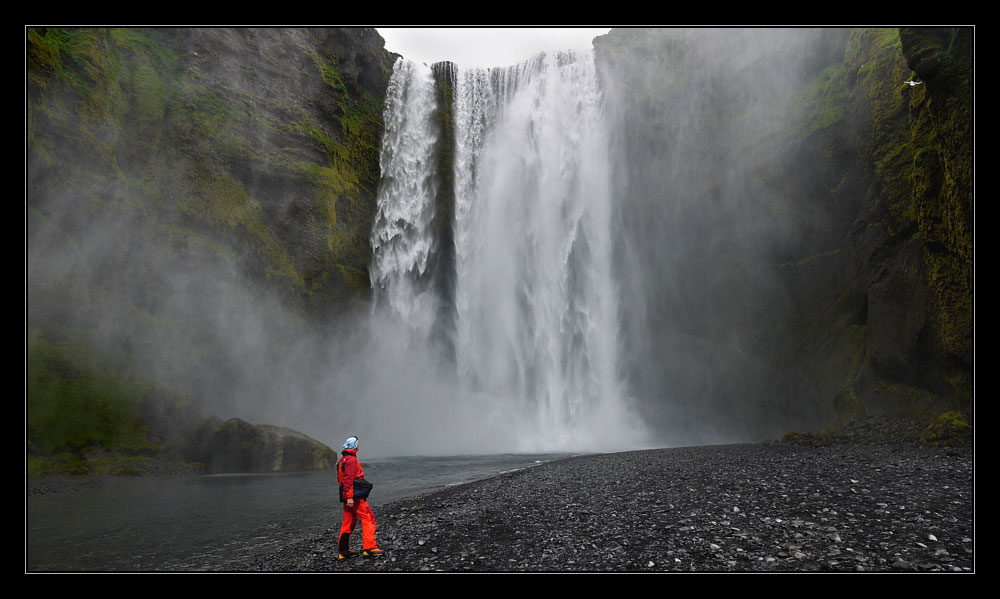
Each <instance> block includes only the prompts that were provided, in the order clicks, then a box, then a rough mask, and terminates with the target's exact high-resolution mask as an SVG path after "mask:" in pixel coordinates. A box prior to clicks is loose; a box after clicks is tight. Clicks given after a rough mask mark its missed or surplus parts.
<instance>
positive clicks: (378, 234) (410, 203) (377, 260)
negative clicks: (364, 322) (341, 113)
mask: <svg viewBox="0 0 1000 599" xmlns="http://www.w3.org/2000/svg"><path fill="white" fill-rule="evenodd" d="M385 103H386V106H385V132H384V134H383V138H382V152H381V155H380V163H381V165H382V177H381V182H380V190H379V198H378V212H377V213H376V216H375V225H374V228H373V229H372V248H373V250H374V263H373V265H372V268H371V280H372V287H373V288H374V289H375V300H376V304H380V303H381V304H383V305H384V307H385V308H388V309H391V310H393V311H395V312H396V314H397V315H398V316H399V317H400V319H401V320H402V321H403V322H405V323H407V324H409V325H410V326H411V327H412V328H413V329H414V330H416V331H418V332H421V333H423V334H425V335H427V334H429V332H430V328H431V326H432V325H433V320H434V313H435V311H436V309H437V304H438V301H439V299H438V298H437V297H435V296H434V294H433V292H432V290H429V289H427V288H426V285H422V284H421V277H422V275H423V274H424V273H425V271H426V269H427V265H428V258H429V256H430V252H431V250H432V247H433V245H434V243H433V237H432V235H431V230H430V227H431V221H432V219H433V217H434V195H435V193H436V181H435V180H434V177H433V171H434V167H433V164H432V162H431V161H432V158H433V157H432V148H433V146H434V143H435V142H436V141H437V138H438V131H437V128H436V127H435V126H434V121H433V112H434V107H435V102H434V78H433V75H432V73H431V69H430V67H428V66H427V65H423V64H417V63H415V62H411V61H404V60H399V61H397V62H396V66H395V68H394V69H393V74H392V77H391V78H390V80H389V88H388V90H387V92H386V101H385Z"/></svg>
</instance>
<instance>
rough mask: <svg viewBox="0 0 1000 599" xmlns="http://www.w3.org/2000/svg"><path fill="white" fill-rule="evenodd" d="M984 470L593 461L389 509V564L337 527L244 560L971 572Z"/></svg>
mask: <svg viewBox="0 0 1000 599" xmlns="http://www.w3.org/2000/svg"><path fill="white" fill-rule="evenodd" d="M829 440H830V438H828V439H827V441H829ZM973 477H974V468H973V451H972V448H971V447H959V448H937V447H927V446H921V445H918V444H910V443H908V444H903V445H898V444H897V445H888V444H882V445H870V444H858V443H840V444H837V443H830V444H827V445H819V446H816V445H811V444H792V443H761V444H746V445H721V446H704V447H687V448H674V449H656V450H646V451H632V452H626V453H618V454H602V455H591V456H581V457H575V458H568V459H564V460H559V461H555V462H550V463H547V464H542V465H540V466H537V467H532V468H528V469H524V470H521V471H517V472H512V473H507V474H504V475H500V476H496V477H493V478H489V479H485V480H480V481H475V482H472V483H468V484H464V485H460V486H456V487H453V488H449V489H445V490H442V491H438V492H434V493H430V494H428V495H425V496H421V497H416V498H411V499H408V500H402V501H397V502H393V503H390V504H386V505H383V506H380V507H378V508H377V509H376V515H377V519H378V539H379V545H380V546H381V547H382V548H383V549H384V550H385V552H386V553H385V555H384V556H382V557H381V558H378V559H375V560H365V559H363V558H357V559H354V560H350V561H347V562H343V563H341V562H338V561H337V536H338V530H337V529H336V528H330V529H327V530H326V531H325V532H324V533H323V534H322V535H319V536H315V537H313V538H308V539H303V540H302V541H300V542H297V543H294V544H291V545H288V546H285V547H283V548H282V549H280V550H279V551H277V552H275V553H274V554H272V555H268V556H262V557H260V558H259V559H256V560H253V561H252V563H248V564H247V567H246V568H245V569H246V570H248V571H263V572H275V571H281V572H288V571H305V572H336V571H364V572H491V571H493V572H520V571H529V572H564V571H569V572H604V571H607V572H622V571H635V572H705V571H707V572H756V571H763V572H810V571H818V572H972V571H974V546H975V543H974V539H975V537H974V522H973V497H974V493H973ZM358 532H359V533H360V531H358ZM355 536H356V537H360V534H356V535H355ZM359 543H360V538H357V539H353V543H352V548H354V549H359V548H360V547H358V545H359Z"/></svg>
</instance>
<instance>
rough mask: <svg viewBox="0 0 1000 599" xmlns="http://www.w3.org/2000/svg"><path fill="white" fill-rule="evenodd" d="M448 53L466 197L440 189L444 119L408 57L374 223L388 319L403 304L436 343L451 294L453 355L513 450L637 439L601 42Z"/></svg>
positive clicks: (611, 445)
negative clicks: (596, 54)
mask: <svg viewBox="0 0 1000 599" xmlns="http://www.w3.org/2000/svg"><path fill="white" fill-rule="evenodd" d="M440 64H447V66H448V68H449V69H450V70H449V74H448V77H447V78H446V79H447V82H448V85H449V87H450V88H451V89H450V92H451V94H452V96H451V99H452V102H451V106H450V111H451V114H450V115H449V116H450V119H451V120H450V121H448V122H449V123H450V127H448V128H444V129H450V130H449V131H448V132H447V133H448V134H450V135H453V137H454V144H453V145H450V146H447V147H448V148H450V149H453V153H452V154H451V155H449V156H448V159H449V160H451V161H452V163H453V169H454V171H453V174H454V176H453V180H452V181H449V183H450V184H451V185H453V187H454V194H453V195H448V196H447V197H448V198H450V199H451V201H453V205H451V206H448V205H446V204H443V203H442V202H441V200H440V197H438V191H439V190H438V189H437V188H436V186H437V185H440V184H441V181H442V179H443V178H442V177H440V176H436V175H435V171H436V162H435V160H436V158H435V154H442V152H440V151H438V152H435V151H434V150H433V148H434V147H435V144H436V143H437V142H438V141H439V139H438V135H440V134H441V131H442V130H443V129H442V127H441V126H440V123H441V122H442V121H443V119H442V118H441V117H440V115H439V116H438V118H437V119H436V120H437V121H438V122H437V128H435V123H434V122H432V121H434V120H435V119H432V118H431V116H430V115H431V114H432V113H435V110H436V109H437V107H435V106H431V105H429V103H430V102H433V100H432V98H433V93H434V92H433V90H432V89H431V88H432V87H433V85H434V78H433V77H432V72H431V69H430V68H429V67H426V66H424V65H416V64H415V63H412V62H408V61H405V60H403V59H400V60H399V61H397V63H396V66H395V69H394V72H393V75H392V81H391V82H390V87H389V97H388V99H387V103H386V112H385V115H386V133H385V139H384V141H383V153H382V169H383V170H382V173H383V180H382V185H381V188H380V193H379V207H378V218H377V220H376V224H375V229H374V231H373V235H372V239H373V248H374V251H375V260H374V263H373V267H372V283H373V286H374V287H375V291H376V303H377V307H376V310H375V312H374V314H375V317H376V318H382V317H383V316H382V314H383V313H384V312H383V310H382V309H385V310H388V311H389V312H391V313H392V314H394V315H396V316H398V317H401V318H402V319H403V320H404V321H405V322H406V326H408V327H409V329H410V331H411V332H412V333H413V334H414V336H413V337H411V338H410V341H409V342H410V343H411V344H413V345H414V347H423V348H432V347H435V344H434V343H433V341H432V340H433V339H434V338H435V336H440V335H441V332H442V319H441V314H442V313H444V312H443V310H442V306H443V305H447V306H451V307H453V309H452V310H451V311H450V312H448V314H449V315H450V316H449V318H450V319H452V320H453V322H450V323H449V324H450V327H449V328H448V329H447V335H448V336H449V337H450V339H449V344H448V347H450V348H452V349H453V352H452V353H450V354H449V355H448V356H447V357H445V356H442V357H441V360H447V361H450V362H453V363H452V364H451V365H450V367H451V368H450V372H452V373H453V377H454V384H455V385H457V387H458V389H459V391H458V393H459V394H460V395H462V396H463V397H464V398H465V399H464V401H467V402H469V403H470V404H474V405H477V406H479V408H480V411H481V413H483V414H484V417H485V416H487V415H488V416H489V419H490V424H489V425H488V426H491V427H501V428H502V429H504V431H505V432H504V435H505V436H506V438H508V439H512V440H513V447H512V449H519V450H525V451H526V450H553V449H555V450H559V449H567V450H569V449H574V450H576V449H620V448H625V447H636V446H638V445H640V444H641V443H642V440H641V439H642V438H643V435H644V432H643V430H642V427H641V425H639V424H638V421H637V419H636V418H635V416H634V414H633V412H632V410H631V409H630V405H629V404H630V402H629V399H628V396H627V391H626V389H625V385H624V383H623V377H622V376H621V373H620V365H619V364H618V353H619V351H618V349H619V339H618V303H617V297H616V283H615V280H614V273H613V269H612V261H611V255H612V231H611V222H612V218H611V207H612V197H613V196H612V190H611V189H610V180H611V179H610V159H609V156H608V152H609V150H608V146H609V141H608V132H607V131H606V125H605V121H604V118H603V114H602V106H601V92H600V89H599V85H598V79H597V74H596V70H595V66H594V60H593V55H592V53H591V52H549V53H544V54H540V55H538V56H536V57H535V58H533V59H531V60H528V61H525V62H523V63H521V64H518V65H515V66H512V67H508V68H494V69H484V68H473V67H464V66H455V65H451V64H450V63H439V65H440ZM439 65H435V66H439ZM438 159H440V157H438ZM435 197H438V200H437V201H435V199H434V198H435ZM437 212H440V213H444V214H447V217H448V218H450V219H452V222H450V223H449V224H450V226H451V227H452V228H451V229H450V231H451V232H452V233H453V244H454V247H453V251H454V260H453V266H452V267H451V270H452V272H449V273H445V274H441V273H438V274H437V275H433V274H431V273H430V272H429V268H428V265H429V264H431V262H433V260H432V257H433V255H434V254H435V252H442V251H443V250H442V248H440V247H438V243H439V240H438V239H437V238H436V234H435V231H436V230H438V229H439V227H435V226H432V223H433V221H434V219H435V215H436V213H437ZM433 276H449V277H453V278H454V285H452V286H450V287H447V288H448V289H450V290H452V291H451V293H453V294H454V297H440V296H439V295H436V294H435V293H434V291H433V290H434V289H442V288H445V287H441V286H434V285H432V284H430V283H429V281H428V277H433Z"/></svg>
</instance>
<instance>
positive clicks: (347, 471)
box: [337, 437, 382, 560]
mask: <svg viewBox="0 0 1000 599" xmlns="http://www.w3.org/2000/svg"><path fill="white" fill-rule="evenodd" d="M340 453H341V455H342V456H343V457H342V458H340V461H339V462H337V482H338V483H339V484H340V502H341V503H343V504H344V523H343V524H341V526H340V540H339V543H338V547H337V549H338V556H337V559H338V560H345V559H349V558H352V557H355V556H357V552H356V551H351V548H350V546H351V533H352V532H354V528H355V527H356V526H357V524H358V520H361V541H362V544H361V548H362V555H364V556H365V557H377V556H379V555H382V550H381V549H379V548H378V545H377V544H376V543H375V512H373V511H372V508H371V506H370V505H368V501H367V499H364V498H360V497H355V496H354V481H355V480H356V479H359V478H364V477H365V471H364V469H362V468H361V462H359V461H358V438H357V437H348V438H347V441H345V442H344V449H343V450H342V451H341V452H340Z"/></svg>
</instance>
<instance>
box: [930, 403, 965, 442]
mask: <svg viewBox="0 0 1000 599" xmlns="http://www.w3.org/2000/svg"><path fill="white" fill-rule="evenodd" d="M920 442H921V443H926V444H928V445H935V446H939V447H940V446H950V445H971V444H972V425H971V424H969V419H968V417H967V416H966V415H965V413H964V412H959V411H952V412H945V413H943V414H940V415H939V416H938V417H937V418H935V419H934V421H933V422H931V424H930V426H928V427H927V428H926V429H924V431H923V432H922V433H921V434H920Z"/></svg>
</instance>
